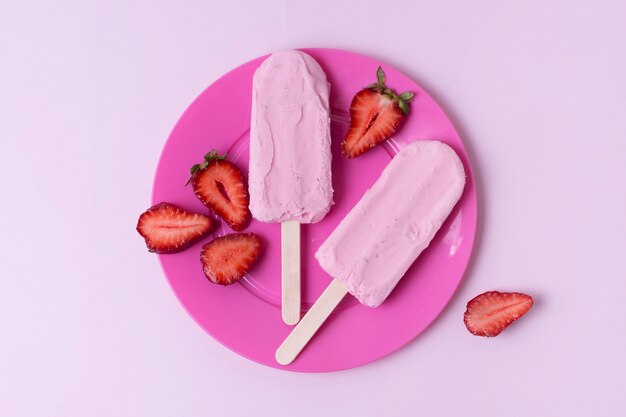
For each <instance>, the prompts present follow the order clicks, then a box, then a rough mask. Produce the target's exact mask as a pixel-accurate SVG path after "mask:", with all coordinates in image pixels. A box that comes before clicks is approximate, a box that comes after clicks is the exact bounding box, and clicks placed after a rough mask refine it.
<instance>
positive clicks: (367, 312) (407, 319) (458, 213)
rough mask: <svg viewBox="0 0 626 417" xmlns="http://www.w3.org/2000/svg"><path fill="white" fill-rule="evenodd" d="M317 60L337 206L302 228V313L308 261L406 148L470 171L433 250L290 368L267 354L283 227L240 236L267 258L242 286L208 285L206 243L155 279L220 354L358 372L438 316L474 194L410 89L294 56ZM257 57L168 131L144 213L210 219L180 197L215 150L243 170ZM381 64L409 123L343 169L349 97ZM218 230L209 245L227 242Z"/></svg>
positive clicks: (345, 309)
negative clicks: (379, 72) (194, 168)
mask: <svg viewBox="0 0 626 417" xmlns="http://www.w3.org/2000/svg"><path fill="white" fill-rule="evenodd" d="M303 51H305V52H307V53H308V54H310V55H311V56H313V58H315V59H316V60H317V61H318V62H319V63H320V65H321V66H322V68H323V69H324V71H326V74H327V75H328V80H329V82H330V84H331V97H330V103H331V109H332V118H331V119H332V137H333V165H332V168H333V186H334V188H335V194H334V199H335V205H334V206H333V207H332V209H331V211H330V213H329V214H328V215H327V216H326V217H325V218H324V219H323V220H322V221H321V222H319V223H317V224H313V225H305V226H303V227H302V239H303V241H302V279H303V283H302V286H303V290H302V291H303V292H302V300H303V310H304V311H303V313H304V312H305V311H306V310H307V309H308V308H309V307H310V306H311V304H312V303H313V302H314V301H315V300H316V299H317V298H318V297H319V295H320V294H321V293H322V291H323V290H324V289H325V288H326V286H327V285H328V284H329V283H330V281H331V277H329V276H328V275H326V274H325V273H324V271H323V270H322V269H321V268H320V267H319V265H318V264H317V262H316V261H315V259H314V258H313V254H314V253H315V251H316V250H317V248H318V247H319V245H320V244H321V243H322V242H323V241H324V239H325V238H326V236H328V235H329V234H330V232H331V231H332V230H333V229H334V228H335V226H336V225H337V224H338V223H339V221H340V220H341V219H342V218H343V217H344V215H345V214H346V213H347V212H348V211H349V210H350V209H351V208H352V206H353V205H354V204H355V203H356V202H357V201H358V200H359V199H360V198H361V196H362V195H363V193H364V192H365V190H366V189H367V188H368V187H370V186H371V185H372V184H373V183H374V181H375V180H376V179H377V178H378V176H379V174H380V172H381V171H382V169H383V168H384V167H385V166H386V165H387V163H388V162H389V161H390V159H391V158H392V157H393V155H395V153H396V152H397V150H398V149H401V148H402V147H404V146H406V144H408V143H410V142H412V141H415V140H422V139H437V140H441V141H443V142H446V143H447V144H449V145H450V146H452V148H454V149H455V150H456V152H457V153H458V154H459V155H460V157H461V160H462V161H463V163H464V165H465V170H466V172H467V185H466V187H465V192H464V194H463V197H462V198H461V201H460V202H459V204H458V205H457V206H456V208H455V210H454V211H453V212H452V214H451V215H450V217H449V218H448V221H447V222H446V223H444V225H443V227H442V230H440V231H439V233H438V234H437V236H436V237H435V239H434V240H433V242H432V243H431V245H430V247H429V248H428V249H427V250H426V251H425V252H424V253H423V254H422V255H421V256H420V258H419V259H418V260H417V261H416V262H415V264H414V265H413V266H412V267H411V268H410V269H409V271H408V272H407V273H406V275H405V276H404V278H403V279H402V280H401V281H400V284H399V285H398V286H397V288H396V289H395V290H394V292H393V293H392V294H391V296H390V297H389V298H388V299H387V301H386V302H385V303H383V305H381V306H380V307H378V308H375V309H372V308H368V307H365V306H362V305H360V304H359V303H358V302H357V301H356V299H354V298H353V297H351V296H350V295H348V296H346V298H345V299H344V300H343V301H342V303H341V304H340V305H339V307H338V309H337V311H335V312H334V313H333V314H332V315H331V317H330V318H329V319H328V321H327V322H326V323H325V324H324V326H323V327H322V328H321V329H320V331H319V332H318V333H317V335H316V336H315V337H314V338H313V340H312V341H311V343H310V344H309V345H308V346H307V347H306V348H305V349H304V351H303V352H302V353H301V354H300V356H299V357H298V358H297V359H296V360H295V361H294V362H293V363H292V364H291V365H289V366H281V365H279V364H278V363H276V361H275V359H274V353H275V351H276V348H277V347H278V346H279V345H280V344H281V343H282V341H283V340H284V339H285V337H286V336H287V334H288V333H289V332H290V330H291V326H287V325H286V324H284V323H283V322H282V320H281V313H280V225H279V224H264V223H261V222H258V221H255V220H253V221H252V223H251V224H250V226H249V227H248V228H247V229H246V231H249V232H255V233H257V234H259V235H260V236H261V237H262V238H263V240H264V242H265V248H264V251H263V253H262V256H261V258H260V260H259V262H258V263H257V264H256V265H255V266H254V267H253V269H252V270H251V271H250V273H249V275H248V276H246V277H245V279H244V280H242V282H240V283H237V284H234V285H231V286H228V287H222V286H218V285H215V284H212V283H210V282H209V280H207V279H206V278H205V277H204V275H203V273H202V268H201V266H200V249H201V247H202V244H204V243H206V242H207V241H209V240H210V239H211V238H212V237H210V238H207V239H205V240H204V241H203V242H201V243H200V244H196V245H194V246H192V247H191V248H189V249H188V250H186V251H184V252H182V253H179V254H175V255H160V256H159V259H160V261H161V265H162V267H163V271H164V272H165V275H166V276H167V279H168V280H169V282H170V285H171V286H172V289H173V290H174V292H175V293H176V295H177V296H178V298H179V300H180V301H181V303H182V304H183V306H185V308H186V309H187V311H188V312H189V314H191V316H192V317H193V318H194V319H195V320H196V321H197V322H198V323H199V324H200V326H202V328H204V329H205V330H206V331H207V332H208V333H209V334H210V335H211V336H213V337H214V338H215V339H217V340H218V341H220V342H221V343H223V344H224V345H225V346H226V347H228V348H229V349H231V350H233V351H235V352H237V353H239V354H241V355H243V356H245V357H246V358H249V359H252V360H254V361H256V362H259V363H262V364H265V365H269V366H272V367H275V368H281V369H287V370H291V371H302V372H327V371H336V370H340V369H347V368H352V367H355V366H359V365H363V364H366V363H368V362H371V361H373V360H376V359H379V358H382V357H383V356H385V355H387V354H389V353H391V352H393V351H395V350H396V349H398V348H400V347H401V346H403V345H404V344H406V343H407V342H409V341H410V340H412V339H413V338H414V337H415V336H417V335H419V334H420V333H421V332H422V331H423V330H424V329H425V328H426V327H427V326H428V325H429V324H430V323H431V322H432V321H433V320H434V319H435V318H436V317H437V315H438V314H439V313H440V312H441V311H442V309H443V308H444V307H445V305H446V303H447V302H448V300H449V299H450V298H451V296H452V294H453V293H454V291H455V289H456V287H457V285H458V284H459V282H460V281H461V278H462V277H463V272H464V270H465V267H466V266H467V263H468V260H469V258H470V254H471V252H472V246H473V242H474V234H475V231H476V191H475V187H474V182H473V177H472V170H471V167H470V163H469V159H468V156H467V153H466V152H465V148H464V146H463V143H462V142H461V139H460V138H459V135H458V134H457V132H456V131H455V129H454V126H452V123H451V122H450V120H448V118H447V117H446V115H445V114H444V112H443V111H442V110H441V108H440V107H439V106H438V105H437V103H435V101H434V100H433V99H432V98H431V97H430V96H429V95H428V94H427V93H426V92H425V91H424V90H423V89H422V88H421V87H420V86H419V85H417V84H416V83H415V82H414V81H412V80H410V79H409V78H408V77H407V76H405V75H403V74H402V73H400V72H399V71H397V70H395V69H393V68H391V67H389V66H387V65H385V64H384V63H381V62H379V61H377V60H375V59H372V58H368V57H366V56H363V55H358V54H355V53H352V52H347V51H340V50H334V49H303ZM263 59H265V57H260V58H257V59H254V60H252V61H250V62H248V63H246V64H243V65H242V66H240V67H238V68H235V69H234V70H232V71H231V72H229V73H228V74H226V75H224V76H223V77H222V78H220V79H219V80H217V81H215V82H214V83H213V84H212V85H211V86H209V87H208V88H207V89H206V90H204V91H203V92H202V93H201V94H200V96H198V98H196V100H194V102H193V103H191V105H190V106H189V108H188V109H187V110H186V111H185V113H184V114H183V115H182V117H181V118H180V120H179V121H178V123H177V124H176V126H175V127H174V130H173V131H172V133H171V135H170V137H169V139H168V140H167V143H166V144H165V147H164V148H163V153H162V154H161V159H160V161H159V164H158V168H157V171H156V175H155V179H154V189H153V194H152V202H153V203H155V204H156V203H159V202H162V201H168V202H171V203H174V204H178V205H180V206H182V207H184V208H186V209H188V210H193V211H196V212H201V213H206V212H207V209H206V208H205V207H204V206H203V205H202V203H200V201H199V200H198V199H197V198H196V197H195V196H194V194H193V192H192V190H191V188H190V187H187V188H185V187H184V185H185V182H186V181H187V177H188V176H189V167H191V165H193V164H195V163H197V162H199V161H201V160H202V156H203V155H204V154H205V153H206V152H208V151H210V150H211V149H213V148H215V149H217V150H219V151H220V152H228V157H229V159H230V160H232V161H234V162H235V163H236V164H238V165H239V167H241V169H242V171H243V172H244V174H246V173H247V171H248V139H249V125H250V105H251V89H252V75H253V74H254V71H255V70H256V69H257V67H258V66H259V65H260V64H261V62H262V61H263ZM379 65H382V67H383V69H384V70H385V74H386V76H387V83H388V85H389V86H390V87H392V88H394V89H395V90H397V91H398V92H402V91H413V92H415V93H416V98H415V101H414V102H413V103H412V104H411V114H410V116H409V117H408V119H407V121H406V123H405V124H404V125H403V126H402V127H401V128H400V130H399V131H398V132H397V134H396V135H395V136H394V138H393V139H392V140H390V141H389V142H388V143H387V144H385V145H384V146H379V147H377V148H375V149H373V150H371V151H369V152H366V153H365V154H363V155H361V156H359V157H358V158H356V159H353V160H345V159H342V157H341V156H340V152H339V148H340V147H339V145H340V143H341V140H342V139H343V135H344V133H345V132H346V130H347V127H348V108H349V105H350V100H351V99H352V97H353V96H354V94H355V93H356V92H357V91H358V90H359V89H361V88H362V87H363V86H365V85H368V84H371V83H372V82H374V81H375V80H376V68H377V67H378V66H379ZM231 232H232V231H231V230H230V229H229V228H228V226H226V225H225V224H224V223H223V222H221V221H220V222H219V226H218V227H217V229H216V230H215V231H214V234H213V237H214V236H217V235H223V234H226V233H231Z"/></svg>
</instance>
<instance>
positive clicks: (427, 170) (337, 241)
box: [276, 141, 465, 365]
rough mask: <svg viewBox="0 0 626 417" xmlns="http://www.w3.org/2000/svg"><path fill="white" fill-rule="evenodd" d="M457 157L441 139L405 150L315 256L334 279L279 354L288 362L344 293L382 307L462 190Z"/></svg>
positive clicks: (462, 174)
mask: <svg viewBox="0 0 626 417" xmlns="http://www.w3.org/2000/svg"><path fill="white" fill-rule="evenodd" d="M464 187H465V171H464V169H463V165H462V163H461V161H460V160H459V158H458V156H457V155H456V153H455V152H454V151H453V150H452V149H451V148H450V147H449V146H448V145H445V144H443V143H441V142H437V141H417V142H414V143H412V144H411V145H409V146H407V147H406V148H404V149H403V150H401V151H400V152H399V153H398V154H397V155H396V156H395V157H394V158H393V160H392V161H391V162H390V163H389V165H388V166H387V167H386V168H385V169H384V171H383V172H382V174H381V176H380V178H378V180H377V181H376V183H375V184H374V185H373V186H372V188H370V189H369V190H367V192H366V193H365V195H363V197H362V198H361V200H360V201H359V202H358V203H357V204H356V205H355V206H354V207H353V208H352V210H351V211H350V212H349V213H348V214H347V215H346V217H345V218H344V219H343V220H342V221H341V223H339V225H338V226H337V228H336V229H335V230H334V231H333V232H332V233H331V234H330V236H329V237H328V238H327V239H326V241H325V242H324V243H323V244H322V245H321V246H320V248H319V249H318V251H317V252H316V254H315V257H316V258H317V260H318V261H319V264H320V266H321V267H322V268H323V269H324V271H326V272H327V273H328V274H329V275H330V276H332V277H333V278H334V279H333V281H332V282H331V284H330V285H329V286H328V288H327V289H326V290H325V291H324V293H323V294H322V295H321V296H320V298H319V299H318V300H317V301H316V302H315V304H314V305H313V307H311V310H309V312H308V313H307V314H306V315H305V316H304V318H303V319H302V321H300V323H299V324H298V326H296V328H295V329H294V330H293V331H292V332H291V334H290V335H289V336H288V337H287V339H286V340H285V341H284V342H283V344H282V345H281V346H280V347H279V348H278V350H277V352H276V360H277V361H278V362H279V363H281V364H283V365H286V364H289V363H291V362H292V361H293V360H294V359H295V357H296V356H297V355H298V353H300V351H301V350H302V349H303V348H304V346H305V345H306V343H307V342H308V341H309V339H310V338H311V337H312V336H313V335H314V334H315V332H316V331H317V329H318V328H319V326H320V325H321V324H322V323H323V322H324V320H326V318H327V317H328V315H329V314H330V313H331V312H332V311H333V309H334V308H335V307H336V305H337V304H338V303H339V301H341V299H342V298H343V297H344V296H345V294H346V293H347V292H350V294H352V295H353V296H355V297H356V298H357V299H358V300H359V301H360V302H361V303H362V304H364V305H366V306H369V307H377V306H379V305H380V304H381V303H382V302H383V301H385V299H386V298H387V296H388V295H389V293H390V292H391V291H392V290H393V289H394V287H395V286H396V284H397V283H398V281H399V280H400V278H402V276H403V275H404V273H405V272H406V271H407V269H408V268H409V267H410V266H411V264H413V262H414V261H415V259H417V257H418V256H419V255H420V254H421V253H422V251H424V249H426V248H427V247H428V245H429V244H430V242H431V240H432V239H433V237H434V236H435V234H436V233H437V231H438V230H439V228H440V227H441V225H442V224H443V222H444V221H445V220H446V218H447V217H448V215H449V214H450V212H451V211H452V209H453V207H454V206H455V205H456V203H457V201H458V200H459V198H460V197H461V194H462V193H463V188H464Z"/></svg>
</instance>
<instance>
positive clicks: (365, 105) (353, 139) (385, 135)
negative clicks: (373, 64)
mask: <svg viewBox="0 0 626 417" xmlns="http://www.w3.org/2000/svg"><path fill="white" fill-rule="evenodd" d="M376 78H377V81H376V82H375V83H374V84H372V85H369V86H367V87H365V88H364V89H362V90H361V91H359V92H358V93H357V94H356V95H355V96H354V98H353V99H352V102H351V103H350V127H349V128H348V132H347V133H346V137H345V138H344V140H343V142H342V143H341V153H342V154H343V156H344V157H346V158H355V157H357V156H359V155H361V154H362V153H363V152H365V151H367V150H369V149H372V148H373V147H375V146H376V145H378V144H379V143H382V142H384V141H386V140H387V139H389V138H390V137H391V135H393V134H394V132H395V131H396V129H397V128H398V126H399V125H400V122H401V121H402V119H403V118H404V117H405V116H407V115H408V114H409V103H410V102H411V101H412V100H413V98H414V96H415V95H414V94H413V93H412V92H410V91H406V92H404V93H402V94H397V93H396V92H395V91H394V90H392V89H390V88H388V87H387V85H386V84H385V73H384V72H383V69H382V68H380V67H378V71H376Z"/></svg>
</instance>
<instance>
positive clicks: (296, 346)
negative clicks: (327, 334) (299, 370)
mask: <svg viewBox="0 0 626 417" xmlns="http://www.w3.org/2000/svg"><path fill="white" fill-rule="evenodd" d="M347 292H348V288H347V287H346V284H344V283H343V282H342V281H339V280H337V279H333V281H332V282H331V283H330V285H329V286H328V287H326V289H325V290H324V292H323V293H322V295H320V298H318V299H317V301H316V302H315V304H313V307H311V309H310V310H309V311H308V312H307V313H306V315H305V316H304V317H303V318H302V320H301V321H300V323H298V325H297V326H296V327H295V328H294V329H293V330H292V331H291V333H289V336H287V338H286V339H285V341H284V342H283V343H282V345H280V346H279V348H278V349H277V350H276V361H277V362H278V363H280V364H281V365H289V364H290V363H291V362H293V360H294V359H295V358H296V357H297V356H298V354H299V353H300V352H301V351H302V349H303V348H304V347H305V346H306V344H307V343H308V342H309V340H311V338H312V337H313V335H314V334H315V333H316V332H317V329H319V328H320V326H321V325H322V323H324V321H326V319H327V318H328V316H330V313H332V312H333V310H334V309H335V307H337V304H339V302H340V301H341V300H342V299H343V297H344V296H345V295H346V293H347Z"/></svg>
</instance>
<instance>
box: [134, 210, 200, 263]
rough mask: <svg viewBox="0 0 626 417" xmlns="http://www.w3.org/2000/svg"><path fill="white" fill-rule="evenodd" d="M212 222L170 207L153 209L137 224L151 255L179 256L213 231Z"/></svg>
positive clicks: (140, 218) (140, 217)
mask: <svg viewBox="0 0 626 417" xmlns="http://www.w3.org/2000/svg"><path fill="white" fill-rule="evenodd" d="M211 226H212V222H211V219H210V218H209V217H207V216H204V215H202V214H197V213H192V212H190V211H187V210H183V209H182V208H180V207H178V206H175V205H174V204H170V203H160V204H157V205H156V206H153V207H150V208H149V209H148V210H147V211H145V212H144V213H143V214H142V215H141V216H139V221H138V222H137V231H138V232H139V234H140V235H141V236H143V238H144V239H145V240H146V246H148V250H149V251H150V252H156V253H176V252H180V251H182V250H183V249H185V248H187V247H188V246H190V245H192V244H193V243H195V242H197V241H198V240H199V239H201V238H203V237H204V236H206V235H207V234H209V232H210V231H211Z"/></svg>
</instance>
